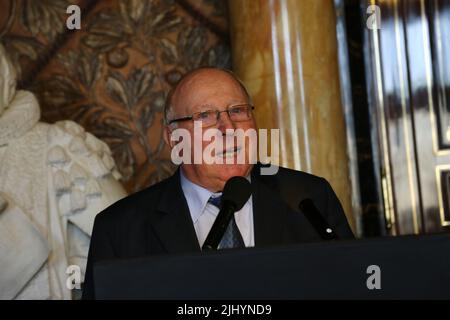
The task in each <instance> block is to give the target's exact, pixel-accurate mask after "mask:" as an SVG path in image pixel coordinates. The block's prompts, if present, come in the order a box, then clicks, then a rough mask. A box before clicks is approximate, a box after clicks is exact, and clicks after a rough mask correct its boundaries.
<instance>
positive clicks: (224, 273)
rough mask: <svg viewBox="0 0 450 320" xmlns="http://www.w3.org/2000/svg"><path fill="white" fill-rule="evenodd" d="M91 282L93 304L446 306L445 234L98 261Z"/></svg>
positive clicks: (449, 263)
mask: <svg viewBox="0 0 450 320" xmlns="http://www.w3.org/2000/svg"><path fill="white" fill-rule="evenodd" d="M370 265H377V266H379V268H380V283H381V289H373V290H369V289H368V288H367V284H366V283H367V279H368V278H369V277H370V276H371V274H372V272H371V273H370V274H368V273H367V268H368V267H369V266H370ZM94 282H95V292H96V298H97V299H429V298H433V299H442V298H445V299H450V234H441V235H433V236H406V237H396V238H378V239H372V240H354V241H342V242H327V243H314V244H304V245H295V246H288V247H273V248H267V249H262V248H261V249H259V248H248V249H241V250H224V251H218V252H212V253H201V254H200V253H197V254H186V255H165V256H154V257H149V258H139V259H134V260H120V261H111V262H100V263H98V264H96V265H95V267H94Z"/></svg>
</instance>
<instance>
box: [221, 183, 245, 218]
mask: <svg viewBox="0 0 450 320" xmlns="http://www.w3.org/2000/svg"><path fill="white" fill-rule="evenodd" d="M251 193H252V188H251V185H250V182H248V180H247V179H245V178H244V177H240V176H236V177H232V178H230V179H228V181H227V182H226V183H225V187H224V188H223V192H222V201H223V202H225V201H229V202H231V203H232V204H233V206H234V207H235V211H239V210H241V208H242V207H243V206H244V204H245V203H246V202H247V200H248V198H250V195H251Z"/></svg>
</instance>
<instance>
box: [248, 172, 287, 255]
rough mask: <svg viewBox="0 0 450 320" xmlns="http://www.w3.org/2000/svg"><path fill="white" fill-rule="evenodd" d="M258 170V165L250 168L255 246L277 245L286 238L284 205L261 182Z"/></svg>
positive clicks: (275, 194)
mask: <svg viewBox="0 0 450 320" xmlns="http://www.w3.org/2000/svg"><path fill="white" fill-rule="evenodd" d="M259 172H260V170H259V166H258V165H255V167H254V168H253V170H252V188H253V191H252V197H253V219H254V231H255V246H256V247H261V246H271V245H279V244H282V243H284V242H285V241H284V240H285V239H286V224H287V212H286V205H285V204H284V203H283V201H282V200H281V199H280V197H279V196H278V195H277V193H276V192H275V191H273V190H271V189H270V188H269V187H268V186H267V185H266V184H264V183H263V182H262V180H261V178H260V175H259Z"/></svg>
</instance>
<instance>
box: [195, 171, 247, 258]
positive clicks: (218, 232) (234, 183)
mask: <svg viewBox="0 0 450 320" xmlns="http://www.w3.org/2000/svg"><path fill="white" fill-rule="evenodd" d="M251 193H252V189H251V186H250V182H248V180H247V179H245V178H244V177H239V176H236V177H232V178H230V179H229V180H228V181H227V182H226V183H225V187H224V188H223V192H222V203H221V208H220V211H219V214H218V215H217V218H216V220H215V221H214V223H213V226H212V227H211V230H210V231H209V233H208V236H207V237H206V240H205V242H204V243H203V246H202V250H217V247H218V246H219V243H220V240H222V237H223V235H224V234H225V231H226V230H227V227H228V224H229V223H230V220H231V217H232V216H233V214H234V213H235V212H236V211H239V210H241V208H242V207H243V206H244V204H245V203H246V202H247V200H248V198H250V194H251Z"/></svg>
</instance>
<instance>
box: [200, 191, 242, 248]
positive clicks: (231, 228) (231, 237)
mask: <svg viewBox="0 0 450 320" xmlns="http://www.w3.org/2000/svg"><path fill="white" fill-rule="evenodd" d="M221 201H222V196H220V197H216V198H213V197H211V198H209V200H208V202H209V203H211V204H212V205H214V206H216V207H217V208H219V209H220V204H221ZM244 247H245V244H244V240H243V239H242V235H241V233H240V232H239V228H238V226H237V224H236V220H235V219H234V214H233V216H232V217H231V220H230V223H229V225H228V227H227V230H226V231H225V234H224V235H223V237H222V240H220V243H219V249H229V248H244Z"/></svg>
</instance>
